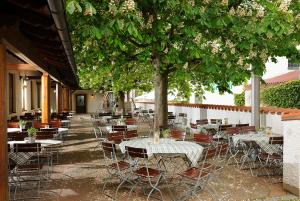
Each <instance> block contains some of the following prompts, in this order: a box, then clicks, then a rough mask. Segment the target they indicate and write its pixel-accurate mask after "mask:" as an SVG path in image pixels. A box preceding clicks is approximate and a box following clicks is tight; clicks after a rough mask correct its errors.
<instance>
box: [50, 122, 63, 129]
mask: <svg viewBox="0 0 300 201" xmlns="http://www.w3.org/2000/svg"><path fill="white" fill-rule="evenodd" d="M50 127H51V128H60V127H61V121H51V122H50Z"/></svg>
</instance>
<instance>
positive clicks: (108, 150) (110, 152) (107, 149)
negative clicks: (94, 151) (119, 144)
mask: <svg viewBox="0 0 300 201" xmlns="http://www.w3.org/2000/svg"><path fill="white" fill-rule="evenodd" d="M102 149H103V154H104V158H108V159H115V157H116V152H115V151H116V145H115V144H113V143H109V142H102Z"/></svg>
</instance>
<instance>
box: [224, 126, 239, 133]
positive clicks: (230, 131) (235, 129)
mask: <svg viewBox="0 0 300 201" xmlns="http://www.w3.org/2000/svg"><path fill="white" fill-rule="evenodd" d="M239 132H240V129H239V128H237V127H227V128H226V133H227V134H228V135H234V134H238V133H239Z"/></svg>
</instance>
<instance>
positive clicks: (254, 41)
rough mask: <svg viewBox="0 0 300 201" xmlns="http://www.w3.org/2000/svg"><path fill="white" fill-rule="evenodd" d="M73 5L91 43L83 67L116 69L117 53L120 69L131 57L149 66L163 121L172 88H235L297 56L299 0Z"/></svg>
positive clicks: (78, 27) (124, 0) (79, 31)
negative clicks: (280, 59)
mask: <svg viewBox="0 0 300 201" xmlns="http://www.w3.org/2000/svg"><path fill="white" fill-rule="evenodd" d="M67 10H68V12H69V13H70V14H71V16H72V17H71V18H73V19H72V20H71V24H73V25H72V27H74V29H73V30H74V31H73V33H72V35H78V38H79V39H80V40H81V44H83V46H82V47H81V48H85V49H84V50H83V52H82V53H80V54H78V55H77V57H83V58H84V56H83V54H85V53H87V52H89V51H92V52H93V54H90V55H92V56H87V58H90V59H89V60H85V59H84V61H80V59H78V60H79V62H81V63H80V64H79V66H80V68H83V69H85V68H87V69H88V70H87V71H90V70H91V69H90V68H91V67H90V66H94V65H96V66H97V65H98V66H99V68H103V67H102V66H107V67H108V69H111V68H112V66H113V65H112V64H115V63H114V62H116V58H117V60H119V62H121V64H120V65H115V66H117V68H116V71H119V67H121V69H122V68H123V66H124V65H127V63H131V62H134V63H136V64H137V65H135V67H136V68H140V66H142V67H145V68H147V67H149V68H150V69H151V70H149V75H150V74H151V73H152V76H155V82H154V85H155V90H156V109H157V110H158V112H161V114H160V115H156V116H158V117H157V118H159V119H158V120H157V121H159V122H160V123H159V124H160V125H162V124H165V123H166V104H167V103H166V96H167V94H166V88H167V89H168V86H169V87H174V88H177V89H178V90H179V91H180V92H181V93H182V94H183V95H184V96H188V95H189V93H190V92H191V91H194V90H196V91H197V90H202V88H203V87H204V88H205V89H206V90H215V89H218V90H219V91H220V92H226V91H229V92H230V89H231V87H232V86H233V85H240V84H242V83H243V82H244V81H245V80H246V79H248V78H249V77H250V75H251V72H252V71H253V72H254V73H255V74H256V75H262V74H263V72H264V70H265V63H266V61H267V60H268V58H271V59H272V60H273V61H276V59H275V57H276V56H287V57H289V58H291V59H292V60H298V59H299V53H298V51H297V49H296V46H297V45H298V44H299V41H300V31H299V30H300V14H299V13H300V2H299V1H297V0H274V1H269V0H216V1H212V0H136V1H134V0H102V1H97V0H90V1H87V0H81V1H78V0H69V1H67ZM75 32H76V33H75ZM75 43H76V40H75ZM77 48H78V47H77ZM85 56H86V55H85ZM86 62H89V64H87V63H86ZM94 62H97V64H95V63H94ZM91 63H93V65H91ZM81 64H82V65H81ZM250 66H252V68H250ZM132 67H133V68H134V66H132ZM147 69H148V68H147ZM84 71H85V70H79V72H80V73H81V72H84ZM108 71H109V70H108ZM108 71H107V72H106V71H105V72H106V73H108ZM110 71H111V70H110ZM85 72H86V71H85ZM120 72H121V71H120ZM147 72H148V71H147ZM101 73H102V72H101ZM83 74H84V73H83ZM87 74H89V73H87ZM79 75H80V74H79ZM103 75H106V74H103V73H102V74H101V75H98V74H97V75H96V73H93V74H90V77H89V78H90V79H92V80H99V77H98V76H103ZM152 76H147V77H151V78H152ZM91 77H95V78H96V79H93V78H91ZM191 87H193V88H191ZM162 113H164V114H162ZM159 116H164V118H162V117H159ZM162 119H164V120H162ZM163 121H164V122H163Z"/></svg>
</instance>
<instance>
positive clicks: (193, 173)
mask: <svg viewBox="0 0 300 201" xmlns="http://www.w3.org/2000/svg"><path fill="white" fill-rule="evenodd" d="M200 172H201V175H200ZM208 174H209V172H207V171H201V170H200V169H199V168H196V167H192V168H190V169H188V170H186V171H184V172H182V173H180V174H179V175H180V176H182V177H186V178H189V179H192V180H197V179H198V178H199V176H200V178H201V177H202V178H204V177H207V176H208Z"/></svg>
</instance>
